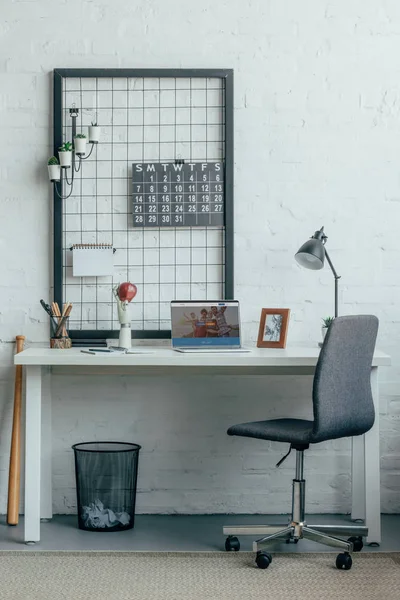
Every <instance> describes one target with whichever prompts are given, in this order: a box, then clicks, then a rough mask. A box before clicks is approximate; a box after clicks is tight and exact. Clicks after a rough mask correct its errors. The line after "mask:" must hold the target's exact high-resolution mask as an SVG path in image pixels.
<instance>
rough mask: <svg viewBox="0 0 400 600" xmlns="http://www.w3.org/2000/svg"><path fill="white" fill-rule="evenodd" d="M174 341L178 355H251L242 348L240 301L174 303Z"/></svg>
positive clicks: (172, 306)
mask: <svg viewBox="0 0 400 600" xmlns="http://www.w3.org/2000/svg"><path fill="white" fill-rule="evenodd" d="M171 337H172V348H173V350H176V351H177V352H188V353H192V352H207V353H209V352H250V350H249V349H246V348H243V347H242V345H241V340H240V319H239V302H238V301H237V300H227V301H225V300H207V301H206V300H198V301H195V300H190V301H177V300H176V301H173V302H171Z"/></svg>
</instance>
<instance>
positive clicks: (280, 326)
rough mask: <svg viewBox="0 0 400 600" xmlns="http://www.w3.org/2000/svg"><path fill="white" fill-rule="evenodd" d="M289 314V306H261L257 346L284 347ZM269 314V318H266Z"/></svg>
mask: <svg viewBox="0 0 400 600" xmlns="http://www.w3.org/2000/svg"><path fill="white" fill-rule="evenodd" d="M289 315H290V309H289V308H263V309H262V310H261V317H260V327H259V330H258V340H257V348H285V347H286V338H287V332H288V324H289ZM269 316H270V319H268V317H269ZM268 321H270V322H268Z"/></svg>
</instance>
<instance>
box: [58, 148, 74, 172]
mask: <svg viewBox="0 0 400 600" xmlns="http://www.w3.org/2000/svg"><path fill="white" fill-rule="evenodd" d="M58 157H59V159H60V167H64V168H65V169H67V168H68V167H70V166H71V160H72V144H71V142H64V144H63V145H62V146H60V147H59V149H58Z"/></svg>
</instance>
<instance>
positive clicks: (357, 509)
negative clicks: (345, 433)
mask: <svg viewBox="0 0 400 600" xmlns="http://www.w3.org/2000/svg"><path fill="white" fill-rule="evenodd" d="M364 444H365V440H364V436H363V435H358V436H357V437H353V438H351V518H352V519H353V521H357V520H361V521H365V454H364Z"/></svg>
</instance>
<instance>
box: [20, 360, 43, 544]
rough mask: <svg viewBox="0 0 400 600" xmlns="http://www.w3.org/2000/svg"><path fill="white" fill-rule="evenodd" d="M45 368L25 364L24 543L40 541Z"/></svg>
mask: <svg viewBox="0 0 400 600" xmlns="http://www.w3.org/2000/svg"><path fill="white" fill-rule="evenodd" d="M41 404H42V368H41V367H40V366H27V367H26V423H25V534H24V539H25V543H28V542H39V541H40V437H41V414H40V413H41Z"/></svg>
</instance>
